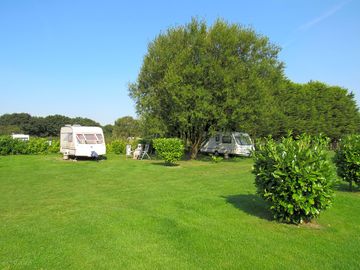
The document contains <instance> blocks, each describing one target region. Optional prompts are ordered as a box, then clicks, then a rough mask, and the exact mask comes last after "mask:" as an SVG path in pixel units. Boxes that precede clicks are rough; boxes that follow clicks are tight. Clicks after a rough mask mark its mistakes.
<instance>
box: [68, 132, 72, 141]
mask: <svg viewBox="0 0 360 270" xmlns="http://www.w3.org/2000/svg"><path fill="white" fill-rule="evenodd" d="M67 141H68V142H72V141H73V134H72V133H68V139H67Z"/></svg>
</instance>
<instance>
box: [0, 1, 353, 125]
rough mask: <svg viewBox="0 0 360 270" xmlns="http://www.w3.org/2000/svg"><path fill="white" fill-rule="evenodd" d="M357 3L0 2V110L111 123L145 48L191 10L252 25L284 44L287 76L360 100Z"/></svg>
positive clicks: (127, 106)
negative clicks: (342, 91)
mask: <svg viewBox="0 0 360 270" xmlns="http://www.w3.org/2000/svg"><path fill="white" fill-rule="evenodd" d="M359 14H360V1H358V0H353V1H351V0H350V1H341V0H340V1H335V0H334V1H332V0H322V1H320V0H311V1H310V0H293V1H289V0H263V1H259V0H255V1H228V0H223V1H211V0H208V1H205V0H198V1H195V0H194V1H189V0H186V1H178V2H175V1H173V3H172V2H171V1H156V0H153V1H123V2H122V1H106V0H104V1H90V0H86V1H75V0H72V1H67V0H61V1H60V0H59V1H55V0H54V1H46V0H43V1H42V0H38V1H34V0H27V1H25V0H24V1H21V0H15V1H14V0H1V1H0V33H1V35H0V41H1V42H0V114H4V113H13V112H28V113H30V114H32V115H36V116H46V115H51V114H61V115H67V116H70V117H74V116H81V117H89V118H91V119H94V120H96V121H98V122H100V123H101V124H109V123H113V122H114V120H116V119H117V118H119V117H122V116H125V115H131V116H136V113H135V106H134V103H133V101H132V100H131V99H130V98H129V97H128V90H127V85H128V83H129V82H134V81H135V80H136V78H137V75H138V72H139V70H140V67H141V64H142V60H143V56H144V55H145V54H146V51H147V45H148V43H149V42H151V41H152V40H153V39H154V38H155V37H156V36H157V35H158V34H159V33H160V32H161V31H165V30H166V29H167V28H168V27H171V26H177V25H183V24H185V23H187V22H189V21H190V20H191V17H198V18H200V19H204V20H206V21H207V22H208V24H212V23H213V22H214V20H216V18H219V17H221V18H223V19H225V20H227V21H228V22H230V23H239V24H243V25H245V26H252V27H253V28H254V29H255V30H256V31H257V32H258V33H260V34H263V35H266V36H268V37H269V38H270V40H271V42H273V43H275V44H277V45H279V46H281V47H282V51H281V53H280V55H279V57H280V60H282V61H284V62H285V64H286V68H285V74H286V75H287V77H288V78H289V79H290V80H292V81H294V82H299V83H304V82H308V81H309V80H320V81H323V82H326V83H328V84H330V85H339V86H342V87H345V88H347V89H348V90H349V91H352V92H353V93H355V97H356V100H357V102H358V104H360V15H359Z"/></svg>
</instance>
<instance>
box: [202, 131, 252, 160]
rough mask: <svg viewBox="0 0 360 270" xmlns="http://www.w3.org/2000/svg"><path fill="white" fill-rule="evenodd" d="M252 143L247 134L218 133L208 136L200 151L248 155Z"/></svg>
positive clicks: (215, 153) (216, 153)
mask: <svg viewBox="0 0 360 270" xmlns="http://www.w3.org/2000/svg"><path fill="white" fill-rule="evenodd" d="M254 149H255V148H254V144H253V142H252V141H251V138H250V136H249V134H247V133H241V132H231V133H218V134H216V135H215V136H213V137H211V138H209V139H208V140H207V141H206V142H205V143H204V144H203V145H202V147H201V148H200V152H202V153H210V154H214V155H218V154H228V155H237V156H246V157H248V156H250V154H251V151H253V150H254Z"/></svg>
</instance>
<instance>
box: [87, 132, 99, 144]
mask: <svg viewBox="0 0 360 270" xmlns="http://www.w3.org/2000/svg"><path fill="white" fill-rule="evenodd" d="M84 136H85V140H86V143H90V144H95V143H96V141H97V138H96V136H95V134H84Z"/></svg>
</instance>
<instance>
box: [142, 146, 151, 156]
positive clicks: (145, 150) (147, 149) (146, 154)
mask: <svg viewBox="0 0 360 270" xmlns="http://www.w3.org/2000/svg"><path fill="white" fill-rule="evenodd" d="M149 148H150V145H149V144H146V145H145V149H144V151H143V152H142V154H141V159H143V158H144V157H145V156H147V157H148V158H149V159H151V157H150V156H149V154H148V153H149Z"/></svg>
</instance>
